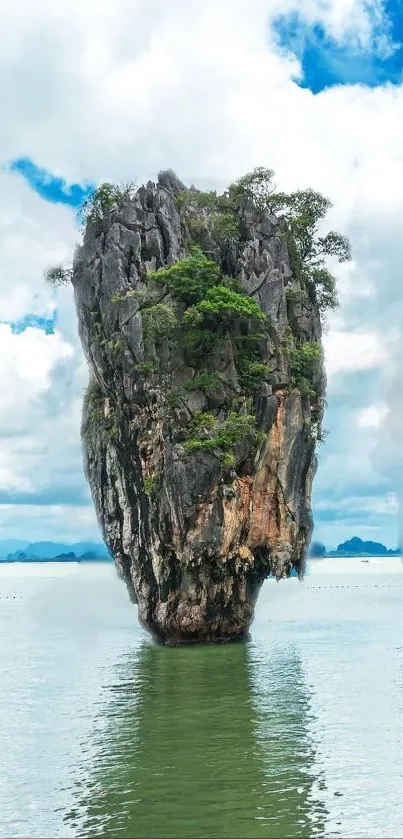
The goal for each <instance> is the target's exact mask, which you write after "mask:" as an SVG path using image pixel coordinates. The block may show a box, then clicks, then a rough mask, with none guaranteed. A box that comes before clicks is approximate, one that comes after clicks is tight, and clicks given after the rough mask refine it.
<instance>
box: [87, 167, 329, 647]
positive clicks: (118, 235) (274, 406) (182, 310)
mask: <svg viewBox="0 0 403 839" xmlns="http://www.w3.org/2000/svg"><path fill="white" fill-rule="evenodd" d="M184 195H185V196H187V198H186V201H185V202H184V201H183V196H184ZM201 204H202V202H200V201H199V200H198V193H197V192H196V191H193V192H192V190H190V191H188V192H186V190H185V187H184V185H183V184H182V183H181V182H180V181H179V179H178V178H177V177H176V175H174V173H173V172H170V171H168V172H163V173H160V175H159V178H158V183H157V184H154V183H151V182H149V183H148V184H147V185H146V186H143V187H140V188H139V189H138V190H137V191H136V192H135V193H134V194H130V193H127V194H126V195H123V196H122V198H121V200H120V201H119V202H118V204H117V205H115V206H113V207H112V208H111V209H109V210H108V211H107V212H105V214H104V217H103V218H102V219H95V220H94V219H92V220H90V221H89V222H88V224H87V228H86V231H85V235H84V239H83V244H82V245H81V246H80V247H79V248H78V249H77V251H76V255H75V260H74V276H73V285H74V293H75V302H76V307H77V314H78V323H79V334H80V338H81V341H82V345H83V348H84V352H85V355H86V358H87V361H88V365H89V370H90V383H89V386H88V391H87V394H86V397H85V401H84V410H83V424H82V437H83V448H84V462H85V471H86V475H87V478H88V481H89V484H90V488H91V492H92V497H93V501H94V504H95V508H96V512H97V516H98V519H99V522H100V525H101V528H102V532H103V536H104V539H105V542H106V544H107V546H108V548H109V550H110V551H111V553H112V555H113V556H114V558H115V561H116V564H117V566H118V569H119V571H120V573H121V574H122V576H123V578H124V579H125V581H126V583H127V585H128V588H129V591H130V594H131V597H132V599H133V601H134V602H136V603H137V604H138V611H139V618H140V620H141V622H142V623H143V625H144V626H145V627H147V628H148V629H149V630H150V631H151V632H152V634H153V635H154V636H155V637H156V638H158V639H160V640H163V641H164V642H166V643H172V644H175V643H181V642H194V641H198V642H208V641H220V640H223V641H224V640H231V639H237V638H242V637H244V636H245V635H246V634H247V633H248V630H249V627H250V624H251V621H252V618H253V611H254V605H255V602H256V598H257V595H258V593H259V589H260V587H261V585H262V582H263V581H264V579H265V578H266V577H267V576H268V575H269V574H274V575H275V576H276V577H277V578H281V577H285V576H288V575H289V574H290V573H291V570H292V569H293V568H295V569H297V570H298V572H299V573H300V574H302V573H303V570H304V561H305V553H306V549H307V545H308V543H309V540H310V536H311V530H312V520H311V508H310V497H311V484H312V478H313V475H314V472H315V467H316V458H315V437H316V436H317V433H318V429H319V427H320V423H321V419H322V412H323V394H324V388H325V379H324V373H323V364H322V359H321V357H319V356H317V355H316V357H314V358H313V360H312V359H311V365H310V368H309V377H308V378H309V383H308V386H307V379H306V375H305V376H303V377H302V379H301V382H299V381H298V370H299V371H300V373H301V365H300V366H299V367H298V364H296V360H297V361H298V358H299V356H298V353H300V351H301V347H302V348H303V347H306V346H310V347H311V346H317V347H318V346H320V339H321V326H320V318H319V312H318V306H317V303H316V299H315V294H314V293H308V292H307V290H306V289H304V288H302V286H301V283H300V281H299V280H298V279H297V277H296V276H293V272H292V270H291V267H290V257H289V253H288V251H287V247H286V244H285V237H284V226H283V224H282V221H281V220H279V219H278V218H276V217H275V216H274V215H273V214H271V213H269V212H265V213H263V214H261V213H258V212H257V211H256V209H255V208H254V207H253V206H251V205H248V204H246V205H245V206H244V207H242V208H241V209H240V210H239V213H238V217H237V219H236V223H237V224H238V233H237V235H225V230H224V234H223V230H222V228H223V225H222V224H221V227H220V225H219V224H217V223H216V221H217V218H218V217H219V216H220V213H219V212H217V211H216V210H215V209H214V208H213V209H212V208H211V207H208V206H202V207H201ZM226 221H227V222H228V218H227V217H226ZM224 227H225V225H224ZM232 234H233V231H232ZM192 244H193V245H195V244H196V245H198V246H199V247H200V250H198V251H197V252H194V253H196V257H195V258H200V255H201V254H204V255H205V258H207V259H208V260H210V264H213V266H216V267H217V271H219V273H220V279H219V280H217V282H220V283H221V288H222V287H223V284H224V286H225V285H226V286H227V288H230V289H231V290H232V291H233V292H234V294H235V296H236V299H237V300H239V295H240V294H241V296H242V294H243V300H244V301H246V303H245V305H249V304H250V303H251V302H252V303H255V304H257V305H256V306H255V309H254V310H253V311H254V312H255V315H253V312H252V316H251V317H249V316H248V315H245V316H243V315H242V316H241V315H240V316H239V317H238V319H236V318H235V320H234V317H235V315H234V312H233V310H232V309H231V305H232V304H230V303H228V306H227V309H225V305H224V307H223V306H222V305H221V303H220V304H218V303H217V300H215V299H214V300H213V298H212V297H211V300H210V303H209V304H208V306H207V307H206V306H205V303H203V306H204V309H203V306H202V308H201V309H200V306H199V309H197V304H198V303H199V304H200V295H199V298H198V297H197V293H196V294H195V295H194V299H193V302H192V295H191V294H190V296H189V295H188V299H185V298H186V295H184V294H182V295H181V294H180V293H179V294H175V291H174V290H173V289H172V287H169V283H168V287H167V283H161V282H159V281H158V270H160V269H164V268H166V267H167V266H173V265H177V264H178V260H183V259H185V260H186V258H187V256H188V255H189V248H190V247H191V245H192ZM190 252H191V251H190ZM197 255H198V256H197ZM179 264H180V263H179ZM185 267H186V265H185ZM156 271H157V274H155V272H156ZM185 274H186V271H185ZM196 275H197V271H196V274H195V276H196ZM197 276H198V275H197ZM228 278H229V280H228ZM231 282H232V286H231ZM232 291H231V293H232ZM211 301H213V303H211ZM220 306H221V308H220ZM214 307H215V308H214ZM257 308H258V309H259V311H261V312H263V313H264V315H266V316H267V317H265V318H264V323H263V318H262V319H261V321H260V322H259V323H257V316H256V309H257ZM189 309H191V310H192V311H191V315H192V316H190V315H189V314H187V315H186V317H187V324H188V332H187V333H186V336H185V338H186V340H185V339H184V334H183V327H181V324H182V323H185V320H186V318H185V317H184V316H185V314H186V312H189ZM202 309H203V313H205V315H206V319H205V320H204V321H203V317H204V314H203V315H202V314H201V312H202ZM224 309H225V311H224ZM151 315H152V316H153V317H154V322H153V320H152V317H151ZM159 316H160V318H159ZM231 317H232V320H231ZM253 317H255V321H254V322H253V323H252V321H253ZM158 318H159V319H158ZM192 318H193V320H192ZM209 318H210V320H209ZM220 318H221V320H220ZM226 318H227V319H226ZM201 321H203V323H201ZM197 330H199V331H197ZM203 330H204V332H203ZM206 336H207V338H206ZM248 341H249V344H248ZM245 348H246V349H245ZM251 348H252V349H251ZM248 353H249V355H248ZM302 372H304V371H302ZM296 377H297V378H296Z"/></svg>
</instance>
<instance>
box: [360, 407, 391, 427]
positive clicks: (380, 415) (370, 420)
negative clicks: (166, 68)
mask: <svg viewBox="0 0 403 839" xmlns="http://www.w3.org/2000/svg"><path fill="white" fill-rule="evenodd" d="M388 412H389V409H388V406H387V405H383V404H380V405H369V406H368V408H364V410H363V411H360V412H359V414H358V418H357V422H358V426H359V427H360V428H379V427H380V426H381V425H382V423H383V422H384V420H385V419H386V417H387V415H388Z"/></svg>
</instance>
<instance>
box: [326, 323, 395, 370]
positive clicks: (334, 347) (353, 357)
mask: <svg viewBox="0 0 403 839" xmlns="http://www.w3.org/2000/svg"><path fill="white" fill-rule="evenodd" d="M324 346H325V358H326V369H327V371H328V374H329V376H333V375H335V374H336V373H347V372H348V373H351V372H354V371H356V370H371V369H374V368H377V367H382V366H383V365H384V364H385V363H386V362H387V361H388V352H387V348H386V347H385V345H384V343H383V342H382V340H381V338H380V336H378V335H377V334H376V332H370V331H366V332H351V331H347V330H346V331H338V330H333V331H332V332H330V333H329V334H328V335H325V338H324Z"/></svg>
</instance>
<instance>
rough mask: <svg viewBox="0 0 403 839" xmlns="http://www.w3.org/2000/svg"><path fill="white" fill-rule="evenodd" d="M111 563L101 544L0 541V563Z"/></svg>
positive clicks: (106, 551)
mask: <svg viewBox="0 0 403 839" xmlns="http://www.w3.org/2000/svg"><path fill="white" fill-rule="evenodd" d="M10 548H11V550H10ZM13 548H14V550H13ZM111 561H112V557H111V556H110V554H109V552H108V550H107V548H106V546H105V545H104V544H103V543H102V542H100V543H97V542H76V543H75V544H73V545H66V544H64V543H62V542H23V541H22V540H8V539H4V540H0V562H111Z"/></svg>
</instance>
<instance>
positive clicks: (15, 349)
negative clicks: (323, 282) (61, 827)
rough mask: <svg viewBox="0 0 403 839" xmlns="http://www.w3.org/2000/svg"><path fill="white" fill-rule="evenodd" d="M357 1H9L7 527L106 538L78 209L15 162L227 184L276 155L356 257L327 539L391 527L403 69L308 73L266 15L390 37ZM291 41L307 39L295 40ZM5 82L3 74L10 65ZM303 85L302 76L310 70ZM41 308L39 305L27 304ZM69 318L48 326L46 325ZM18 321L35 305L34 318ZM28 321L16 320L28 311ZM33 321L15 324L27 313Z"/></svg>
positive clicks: (24, 533) (320, 506) (288, 178)
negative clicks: (86, 414)
mask: <svg viewBox="0 0 403 839" xmlns="http://www.w3.org/2000/svg"><path fill="white" fill-rule="evenodd" d="M370 6H371V9H370V10H369V9H368V4H367V3H366V2H363V0H362V1H361V2H359V1H358V0H302V2H301V1H300V2H299V3H298V4H297V3H296V2H294V0H281V2H280V0H278V2H277V0H272V2H270V0H267V2H262V0H248V2H246V0H231V2H230V0H204V3H203V4H200V3H196V2H193V0H172V2H171V3H167V2H166V0H98V2H97V3H96V4H95V2H94V0H92V2H89V0H80V2H78V0H70V2H69V3H61V2H50V0H14V3H13V5H12V6H11V4H10V3H8V4H5V3H3V5H2V6H1V8H0V74H1V78H2V79H3V84H2V85H1V89H0V113H1V116H2V131H1V133H0V161H2V163H3V169H2V171H0V318H1V322H0V538H6V537H11V536H12V537H14V536H15V537H20V536H21V537H22V538H27V539H37V538H57V539H64V540H72V541H73V540H78V539H84V538H85V539H86V538H98V535H99V532H98V528H97V525H96V522H95V516H94V513H93V511H92V507H91V504H90V502H89V495H88V490H87V488H86V486H85V482H84V478H83V475H82V465H81V451H80V444H79V421H80V405H81V400H82V393H83V389H84V387H85V383H86V369H85V364H84V361H83V357H82V353H81V349H80V347H79V346H78V341H77V335H76V321H75V313H74V309H73V305H72V294H71V292H70V290H67V289H63V290H62V291H61V292H59V293H58V295H57V298H54V297H52V295H51V293H50V292H49V290H48V289H47V288H46V287H45V286H44V283H43V280H42V275H43V270H44V269H45V267H46V266H47V265H48V264H50V263H52V262H55V261H60V260H61V261H65V262H66V263H68V261H69V259H70V258H71V255H72V252H73V247H74V242H75V240H76V238H77V235H78V234H77V229H76V222H75V212H74V210H73V209H72V208H69V207H68V206H66V205H63V204H61V203H57V204H55V203H52V202H50V201H47V200H44V199H43V198H42V197H40V196H39V195H38V194H37V192H36V191H35V190H34V189H32V188H31V187H30V186H29V185H28V184H27V183H26V181H25V180H24V178H23V176H22V175H21V174H19V173H18V172H17V171H12V169H11V167H10V165H9V164H10V162H11V161H13V160H16V159H19V158H28V159H30V160H32V161H33V162H34V164H36V165H37V166H39V167H41V168H43V169H46V170H47V171H49V172H50V173H52V175H53V176H54V177H57V178H62V179H63V180H64V181H65V182H66V183H67V184H73V183H74V184H82V185H83V186H84V187H85V185H86V184H88V183H90V182H94V183H99V182H101V181H104V180H118V181H120V180H134V179H137V180H138V181H142V180H144V179H148V178H149V177H151V178H154V179H155V177H156V174H157V172H158V170H159V169H161V168H164V167H168V166H169V167H172V168H174V169H175V170H176V171H177V173H178V174H179V176H180V177H181V178H182V180H184V181H185V182H188V183H190V182H194V183H195V184H196V185H197V186H200V187H212V188H224V187H225V186H226V185H227V184H228V183H229V182H230V181H231V180H233V179H234V178H236V177H238V176H239V175H241V174H243V173H244V172H246V171H248V170H250V169H252V168H253V167H254V166H256V165H265V166H269V167H271V168H273V169H274V170H275V172H276V181H277V184H278V185H279V187H280V188H281V189H283V190H293V189H297V188H303V187H306V186H311V187H313V188H314V189H317V190H319V191H321V192H324V193H325V194H327V195H329V197H330V198H331V199H332V201H333V203H334V209H333V211H332V212H331V214H330V215H329V227H331V228H334V229H336V230H340V231H341V232H343V233H346V234H347V235H348V236H349V237H350V238H351V241H352V246H353V251H354V260H353V262H352V263H351V264H348V265H344V266H342V267H339V268H337V269H336V270H337V275H338V278H339V288H340V298H341V307H340V309H339V311H338V312H337V314H335V315H334V316H332V318H331V319H329V323H328V327H327V331H326V335H325V343H326V353H327V368H328V376H329V390H328V402H329V409H328V412H327V417H326V420H325V426H326V427H327V428H328V429H329V431H330V437H329V439H328V441H327V443H326V444H325V445H324V446H323V448H322V449H321V451H320V466H319V471H318V475H317V478H316V482H315V491H314V502H315V518H316V531H315V537H316V538H320V539H323V541H325V542H326V544H327V545H336V544H337V543H338V542H339V541H341V540H342V539H344V538H348V537H350V536H352V535H354V534H358V535H360V536H362V537H363V538H374V539H380V540H382V541H384V542H386V543H388V544H390V545H395V544H396V542H397V538H398V536H397V533H398V528H397V509H398V507H397V500H396V486H397V484H398V482H399V476H400V475H401V469H402V451H401V445H400V444H401V436H402V434H401V430H400V426H401V422H400V417H401V415H402V412H401V410H400V405H399V400H400V401H401V397H400V393H401V392H402V390H403V387H402V385H403V382H402V377H401V375H399V366H400V355H401V348H402V342H401V333H402V326H403V311H402V310H403V306H402V303H401V266H402V264H403V236H402V230H401V226H402V218H403V189H402V184H403V143H402V127H403V85H402V84H400V85H398V84H395V85H391V84H387V83H386V84H383V85H372V86H371V87H369V86H365V85H360V84H356V85H349V84H343V85H340V86H333V87H331V88H330V89H328V90H323V91H322V92H320V93H317V94H316V95H315V94H313V93H312V92H311V91H310V90H309V89H307V88H304V87H301V86H300V84H302V83H303V70H302V66H301V64H300V63H299V58H298V57H297V53H298V50H296V48H295V46H293V47H292V48H291V45H290V46H289V47H287V44H284V42H282V43H281V45H280V44H279V39H278V31H277V30H276V28H275V27H272V26H271V24H272V23H273V22H275V21H277V20H278V16H279V15H280V14H282V15H284V14H287V13H292V12H293V11H299V14H300V16H302V18H303V20H304V25H306V27H307V28H308V30H309V27H312V26H313V25H315V24H320V25H321V27H322V29H323V31H324V32H325V33H327V36H328V37H329V38H331V39H333V42H334V43H336V44H337V47H338V49H343V50H344V51H345V56H346V58H345V60H346V62H347V61H348V60H349V56H350V57H351V55H353V54H354V56H355V59H354V60H355V61H357V55H358V56H360V55H361V54H364V53H365V54H367V55H368V53H369V52H372V53H373V54H374V55H377V56H378V57H379V55H388V54H390V53H391V52H392V53H393V50H395V49H396V45H395V44H394V43H393V41H392V40H391V36H390V27H388V24H387V20H386V18H385V15H384V12H383V7H382V4H381V3H377V2H373V3H371V4H370ZM293 50H294V51H293ZM4 80H6V81H4ZM298 82H299V83H298ZM27 318H28V320H27ZM41 318H45V319H47V320H48V321H49V320H52V319H53V318H55V319H56V327H55V331H54V334H46V332H45V330H44V329H41V328H39V327H38V326H35V323H37V324H40V322H41V320H40V319H41ZM24 319H25V320H24ZM22 322H24V323H27V322H31V323H32V324H33V325H32V326H28V328H26V329H22V327H21V323H22ZM19 326H20V328H21V329H22V331H18V327H19Z"/></svg>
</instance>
